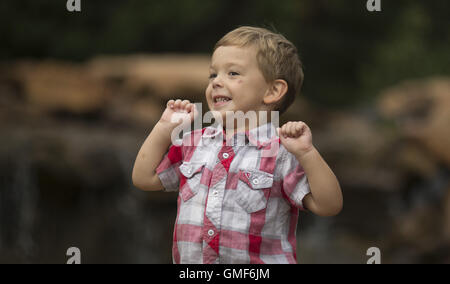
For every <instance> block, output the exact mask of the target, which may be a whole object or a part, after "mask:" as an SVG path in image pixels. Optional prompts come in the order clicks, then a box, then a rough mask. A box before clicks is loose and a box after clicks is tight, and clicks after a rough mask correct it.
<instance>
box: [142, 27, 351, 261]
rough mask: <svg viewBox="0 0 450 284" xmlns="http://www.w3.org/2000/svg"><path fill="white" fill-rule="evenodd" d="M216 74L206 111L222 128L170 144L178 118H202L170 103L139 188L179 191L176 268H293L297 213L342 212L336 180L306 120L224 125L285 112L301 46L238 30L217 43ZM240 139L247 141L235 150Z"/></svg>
mask: <svg viewBox="0 0 450 284" xmlns="http://www.w3.org/2000/svg"><path fill="white" fill-rule="evenodd" d="M209 78H210V79H209V84H208V87H207V88H206V92H205V94H206V99H207V102H208V106H209V108H210V109H211V110H212V111H214V112H215V114H216V118H217V119H218V120H219V121H222V123H219V125H218V127H213V126H210V127H206V128H203V129H197V130H194V131H192V132H190V133H188V134H187V135H183V143H182V144H181V145H175V144H173V143H172V145H171V133H172V131H173V130H174V129H175V128H176V127H177V126H178V125H179V122H177V123H174V122H173V121H174V116H175V115H180V114H184V115H185V119H186V118H188V122H190V121H193V120H194V118H195V117H196V116H197V115H198V112H197V109H196V108H195V105H193V104H191V103H190V102H189V101H188V100H183V101H181V100H176V101H174V100H170V101H169V102H168V104H167V108H166V110H165V111H164V113H163V114H162V116H161V118H160V120H159V122H158V123H157V124H156V125H155V127H154V128H153V130H152V132H151V133H150V135H149V136H148V137H147V139H146V140H145V142H144V144H143V145H142V147H141V149H140V151H139V153H138V156H137V158H136V162H135V165H134V169H133V183H134V185H135V186H136V187H138V188H140V189H142V190H161V189H165V190H166V191H176V190H179V197H178V212H177V218H176V222H175V229H174V235H173V252H172V255H173V261H174V263H296V261H297V259H296V227H297V220H298V214H299V210H305V209H307V210H309V211H310V212H313V213H315V214H317V215H320V216H333V215H336V214H338V213H339V212H340V210H341V208H342V202H343V201H342V193H341V189H340V186H339V183H338V181H337V179H336V177H335V175H334V174H333V172H332V171H331V169H330V168H329V167H328V165H327V164H326V162H325V161H324V160H323V159H322V157H321V156H320V154H319V152H318V151H317V149H316V148H315V147H314V146H313V144H312V135H311V131H310V129H309V127H308V126H307V125H306V124H305V123H303V122H301V121H290V122H288V123H286V124H284V125H283V126H282V127H281V128H277V126H278V125H273V123H272V121H269V122H268V123H267V122H266V121H264V120H262V119H260V117H259V116H255V117H256V123H253V124H252V123H248V121H247V120H245V123H236V121H233V120H232V122H231V123H230V124H228V121H227V120H226V119H227V118H229V117H230V115H231V114H233V113H235V112H238V111H242V112H243V113H250V112H254V113H257V114H260V113H263V112H266V113H267V112H270V111H279V112H280V113H283V112H284V111H285V110H286V109H287V108H288V107H289V105H291V104H292V102H293V101H294V99H295V96H296V95H297V94H298V93H299V90H300V87H301V85H302V81H303V71H302V68H301V62H300V60H299V57H298V54H297V49H296V48H295V46H294V45H293V44H292V43H291V42H289V41H288V40H287V39H286V38H284V37H283V36H282V35H280V34H276V33H273V32H271V31H268V30H266V29H263V28H256V27H240V28H238V29H235V30H233V31H231V32H229V33H228V34H227V35H225V36H224V37H223V38H222V39H221V40H220V41H219V42H218V43H217V44H216V46H215V48H214V52H213V55H212V59H211V66H210V76H209ZM232 118H233V117H232ZM234 118H236V117H234ZM224 121H227V124H226V125H227V128H226V129H225V130H224V129H223V128H222V125H223V124H224V123H223V122H224ZM229 126H231V128H230V127H229ZM261 134H263V135H261ZM277 134H278V135H279V137H278V135H277ZM237 139H241V140H240V141H245V144H244V145H241V144H242V143H241V144H239V145H234V144H235V143H234V144H233V141H236V140H237ZM186 142H190V143H186ZM230 142H231V143H230ZM280 142H281V143H280ZM278 143H280V144H278ZM230 145H231V146H230ZM278 145H279V147H278ZM169 146H170V148H169ZM167 149H168V151H167Z"/></svg>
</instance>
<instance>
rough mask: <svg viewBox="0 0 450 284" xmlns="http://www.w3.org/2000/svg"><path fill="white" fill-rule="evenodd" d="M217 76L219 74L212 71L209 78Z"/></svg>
mask: <svg viewBox="0 0 450 284" xmlns="http://www.w3.org/2000/svg"><path fill="white" fill-rule="evenodd" d="M216 77H217V74H215V73H211V74H209V77H208V78H209V79H213V78H216Z"/></svg>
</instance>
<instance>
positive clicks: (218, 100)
mask: <svg viewBox="0 0 450 284" xmlns="http://www.w3.org/2000/svg"><path fill="white" fill-rule="evenodd" d="M213 101H214V107H221V106H224V105H226V104H227V103H228V102H230V101H231V99H230V98H228V97H215V98H214V99H213Z"/></svg>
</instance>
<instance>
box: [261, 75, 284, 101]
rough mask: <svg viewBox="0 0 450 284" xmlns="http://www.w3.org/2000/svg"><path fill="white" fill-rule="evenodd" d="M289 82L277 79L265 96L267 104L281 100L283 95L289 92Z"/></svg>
mask: <svg viewBox="0 0 450 284" xmlns="http://www.w3.org/2000/svg"><path fill="white" fill-rule="evenodd" d="M287 90H288V84H287V82H286V81H285V80H283V79H277V80H275V81H273V83H272V85H271V87H270V89H269V90H268V91H267V93H266V95H265V96H264V103H265V104H274V103H277V102H279V101H280V100H281V99H282V98H283V96H284V95H285V94H286V93H287Z"/></svg>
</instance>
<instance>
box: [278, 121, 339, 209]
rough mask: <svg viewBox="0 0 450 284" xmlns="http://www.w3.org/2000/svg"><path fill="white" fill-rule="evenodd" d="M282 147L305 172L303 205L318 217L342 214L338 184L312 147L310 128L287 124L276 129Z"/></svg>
mask: <svg viewBox="0 0 450 284" xmlns="http://www.w3.org/2000/svg"><path fill="white" fill-rule="evenodd" d="M279 136H280V140H281V144H283V146H284V147H285V148H286V149H287V150H288V151H289V152H290V153H292V154H293V155H295V157H296V158H297V160H298V162H299V163H300V165H301V166H302V167H303V169H304V170H305V173H306V176H307V177H308V183H309V187H310V190H311V194H308V195H306V196H305V198H304V200H303V204H304V205H305V207H306V208H308V210H310V211H311V212H313V213H315V214H317V215H320V216H334V215H337V214H338V213H339V212H340V211H341V210H342V204H343V198H342V192H341V188H340V186H339V182H338V180H337V178H336V176H335V175H334V173H333V171H332V170H331V169H330V167H329V166H328V165H327V163H326V162H325V161H324V160H323V158H322V156H321V155H320V154H319V152H318V151H317V149H316V148H315V147H314V146H313V144H312V134H311V130H310V129H309V127H308V126H307V125H306V124H305V123H303V122H301V121H296V122H288V123H286V124H284V125H283V126H282V127H281V128H279Z"/></svg>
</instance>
